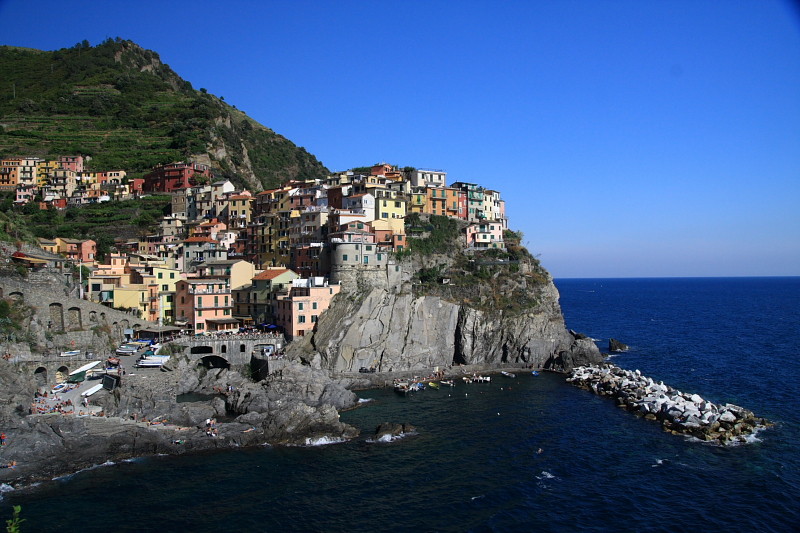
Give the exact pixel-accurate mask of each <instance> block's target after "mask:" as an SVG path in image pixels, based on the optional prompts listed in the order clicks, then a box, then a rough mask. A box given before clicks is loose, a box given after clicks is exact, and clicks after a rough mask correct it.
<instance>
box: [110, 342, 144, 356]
mask: <svg viewBox="0 0 800 533" xmlns="http://www.w3.org/2000/svg"><path fill="white" fill-rule="evenodd" d="M139 348H141V346H138V345H136V344H130V343H129V344H123V345H121V346H120V347H119V348H117V350H116V354H117V355H133V354H135V353H136V352H138V351H139Z"/></svg>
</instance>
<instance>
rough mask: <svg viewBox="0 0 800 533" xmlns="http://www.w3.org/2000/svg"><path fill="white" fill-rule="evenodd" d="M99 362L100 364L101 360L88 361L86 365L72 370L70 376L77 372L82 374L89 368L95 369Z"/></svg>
mask: <svg viewBox="0 0 800 533" xmlns="http://www.w3.org/2000/svg"><path fill="white" fill-rule="evenodd" d="M99 364H100V361H93V362H91V363H86V364H85V365H83V366H82V367H80V368H79V369H77V370H73V371H72V372H70V373H69V375H70V376H74V375H75V374H80V373H81V372H86V371H88V370H91V369H93V368H94V367H96V366H97V365H99Z"/></svg>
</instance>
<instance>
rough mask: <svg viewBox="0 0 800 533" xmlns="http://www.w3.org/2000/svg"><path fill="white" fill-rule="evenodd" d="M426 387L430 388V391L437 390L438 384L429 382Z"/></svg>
mask: <svg viewBox="0 0 800 533" xmlns="http://www.w3.org/2000/svg"><path fill="white" fill-rule="evenodd" d="M428 386H429V387H431V388H432V389H438V388H439V384H438V383H436V382H435V381H431V382H429V383H428Z"/></svg>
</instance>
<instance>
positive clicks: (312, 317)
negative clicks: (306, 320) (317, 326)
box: [311, 315, 317, 324]
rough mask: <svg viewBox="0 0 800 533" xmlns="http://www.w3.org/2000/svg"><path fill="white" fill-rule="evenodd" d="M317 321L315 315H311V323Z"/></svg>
mask: <svg viewBox="0 0 800 533" xmlns="http://www.w3.org/2000/svg"><path fill="white" fill-rule="evenodd" d="M316 321H317V315H311V323H312V324H313V323H315V322H316Z"/></svg>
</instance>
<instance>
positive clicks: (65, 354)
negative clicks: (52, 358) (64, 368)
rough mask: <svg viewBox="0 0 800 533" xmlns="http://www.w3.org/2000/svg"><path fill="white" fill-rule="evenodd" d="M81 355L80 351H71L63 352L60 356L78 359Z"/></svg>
mask: <svg viewBox="0 0 800 533" xmlns="http://www.w3.org/2000/svg"><path fill="white" fill-rule="evenodd" d="M80 354H81V351H80V350H70V351H68V352H61V353H60V354H58V356H59V357H77V356H79V355H80Z"/></svg>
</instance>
